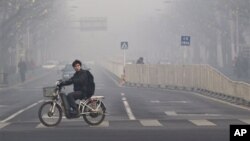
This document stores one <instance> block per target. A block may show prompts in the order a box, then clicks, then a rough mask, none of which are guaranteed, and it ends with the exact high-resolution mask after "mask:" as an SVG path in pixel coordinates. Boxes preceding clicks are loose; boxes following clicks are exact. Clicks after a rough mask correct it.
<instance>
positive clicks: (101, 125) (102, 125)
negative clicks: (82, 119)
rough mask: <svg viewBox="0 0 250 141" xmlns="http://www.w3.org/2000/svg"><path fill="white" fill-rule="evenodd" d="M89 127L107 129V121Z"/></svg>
mask: <svg viewBox="0 0 250 141" xmlns="http://www.w3.org/2000/svg"><path fill="white" fill-rule="evenodd" d="M90 127H109V121H103V122H102V123H101V124H99V125H96V126H90Z"/></svg>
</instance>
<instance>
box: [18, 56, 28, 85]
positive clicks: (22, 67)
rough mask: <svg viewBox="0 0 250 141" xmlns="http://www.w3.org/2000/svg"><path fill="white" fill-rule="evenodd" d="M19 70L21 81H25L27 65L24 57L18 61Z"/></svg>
mask: <svg viewBox="0 0 250 141" xmlns="http://www.w3.org/2000/svg"><path fill="white" fill-rule="evenodd" d="M18 70H19V73H20V76H21V81H22V82H24V81H25V74H26V71H27V65H26V63H25V62H24V61H23V59H21V60H20V62H19V63H18Z"/></svg>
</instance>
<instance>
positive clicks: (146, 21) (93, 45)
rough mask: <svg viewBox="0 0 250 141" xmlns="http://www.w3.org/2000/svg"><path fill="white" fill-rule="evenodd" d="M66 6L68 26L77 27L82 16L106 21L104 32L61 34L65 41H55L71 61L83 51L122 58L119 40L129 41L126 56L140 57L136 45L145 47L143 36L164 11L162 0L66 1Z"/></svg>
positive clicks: (73, 30)
mask: <svg viewBox="0 0 250 141" xmlns="http://www.w3.org/2000/svg"><path fill="white" fill-rule="evenodd" d="M67 6H68V7H67V9H65V14H67V15H68V18H69V19H68V20H69V21H71V22H70V24H69V26H70V27H79V26H80V24H79V22H78V21H80V19H81V18H84V17H106V18H107V31H90V32H83V31H81V30H80V29H71V30H67V31H65V34H64V36H63V37H65V35H66V37H67V39H64V38H61V41H59V42H60V43H61V46H66V47H65V49H66V50H68V56H70V57H71V58H74V56H76V57H77V56H83V55H82V53H83V52H85V53H87V54H88V55H90V54H91V55H92V56H94V55H97V54H96V52H97V53H98V52H99V53H100V54H109V55H114V56H122V51H121V49H120V42H121V41H128V42H129V50H128V56H129V55H132V56H140V55H141V54H143V52H142V51H140V50H138V48H139V46H140V48H143V47H141V46H142V44H146V43H143V42H148V41H147V39H145V38H147V37H145V36H144V35H143V34H144V33H145V32H148V31H146V30H147V27H148V26H149V25H150V24H152V23H150V22H154V21H152V20H155V19H156V18H157V16H159V15H160V14H161V12H162V11H164V10H165V9H164V1H163V0H67ZM148 45H150V43H148ZM67 46H70V48H67ZM79 52H80V53H79ZM138 52H139V54H138V55H137V54H135V53H138ZM94 53H95V54H94ZM140 53H141V54H140ZM72 55H74V56H72ZM70 57H69V58H70Z"/></svg>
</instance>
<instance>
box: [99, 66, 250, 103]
mask: <svg viewBox="0 0 250 141" xmlns="http://www.w3.org/2000/svg"><path fill="white" fill-rule="evenodd" d="M103 65H104V66H105V67H106V68H107V69H108V70H109V71H110V72H112V73H113V74H115V75H116V76H117V77H118V78H121V77H122V74H123V64H122V63H121V62H116V61H109V62H108V63H105V64H103ZM125 80H126V82H127V83H128V84H130V85H136V86H137V85H139V86H146V87H148V86H156V87H162V88H165V87H173V88H181V89H191V90H199V91H202V92H206V93H209V94H210V95H216V96H218V97H219V98H222V99H228V100H231V101H235V99H238V101H247V103H250V84H248V83H244V82H238V81H232V80H230V79H229V78H228V77H226V76H225V75H224V74H222V73H221V72H219V71H218V70H216V69H215V68H213V67H211V66H209V65H206V64H202V65H200V64H199V65H198V64H194V65H176V64H169V65H151V64H143V65H140V64H127V65H126V66H125Z"/></svg>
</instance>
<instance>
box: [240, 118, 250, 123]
mask: <svg viewBox="0 0 250 141" xmlns="http://www.w3.org/2000/svg"><path fill="white" fill-rule="evenodd" d="M239 120H240V121H241V122H244V123H247V124H250V119H239Z"/></svg>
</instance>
